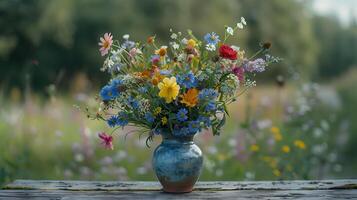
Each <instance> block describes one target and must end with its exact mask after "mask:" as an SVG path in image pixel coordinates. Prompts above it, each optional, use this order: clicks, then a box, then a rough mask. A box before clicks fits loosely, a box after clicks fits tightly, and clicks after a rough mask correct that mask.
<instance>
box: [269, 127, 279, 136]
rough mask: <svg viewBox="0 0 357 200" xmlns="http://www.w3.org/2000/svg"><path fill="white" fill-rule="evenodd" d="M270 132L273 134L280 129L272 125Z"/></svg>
mask: <svg viewBox="0 0 357 200" xmlns="http://www.w3.org/2000/svg"><path fill="white" fill-rule="evenodd" d="M270 132H272V133H273V134H275V133H280V129H279V128H278V127H276V126H273V127H271V128H270Z"/></svg>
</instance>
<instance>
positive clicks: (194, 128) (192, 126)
mask: <svg viewBox="0 0 357 200" xmlns="http://www.w3.org/2000/svg"><path fill="white" fill-rule="evenodd" d="M200 129H201V127H200V121H198V120H195V121H190V122H189V123H188V131H189V132H190V134H195V133H197V132H198V131H200Z"/></svg>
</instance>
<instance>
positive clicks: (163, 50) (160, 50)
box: [155, 46, 167, 57]
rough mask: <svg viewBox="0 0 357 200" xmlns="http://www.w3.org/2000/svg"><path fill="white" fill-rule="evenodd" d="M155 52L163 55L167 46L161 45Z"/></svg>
mask: <svg viewBox="0 0 357 200" xmlns="http://www.w3.org/2000/svg"><path fill="white" fill-rule="evenodd" d="M155 54H157V55H159V56H161V57H164V56H165V55H166V54H167V46H161V47H160V49H157V50H155Z"/></svg>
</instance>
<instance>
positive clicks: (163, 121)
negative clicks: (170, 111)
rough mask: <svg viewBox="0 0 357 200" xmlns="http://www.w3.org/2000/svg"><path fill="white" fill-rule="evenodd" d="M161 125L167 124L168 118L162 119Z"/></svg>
mask: <svg viewBox="0 0 357 200" xmlns="http://www.w3.org/2000/svg"><path fill="white" fill-rule="evenodd" d="M161 123H162V125H165V124H167V117H163V118H161Z"/></svg>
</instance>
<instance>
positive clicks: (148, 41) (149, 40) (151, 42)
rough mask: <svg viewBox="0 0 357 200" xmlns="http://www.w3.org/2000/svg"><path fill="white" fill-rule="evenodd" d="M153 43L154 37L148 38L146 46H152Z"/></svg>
mask: <svg viewBox="0 0 357 200" xmlns="http://www.w3.org/2000/svg"><path fill="white" fill-rule="evenodd" d="M154 42H155V36H150V37H148V39H147V43H148V44H153V43H154Z"/></svg>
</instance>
